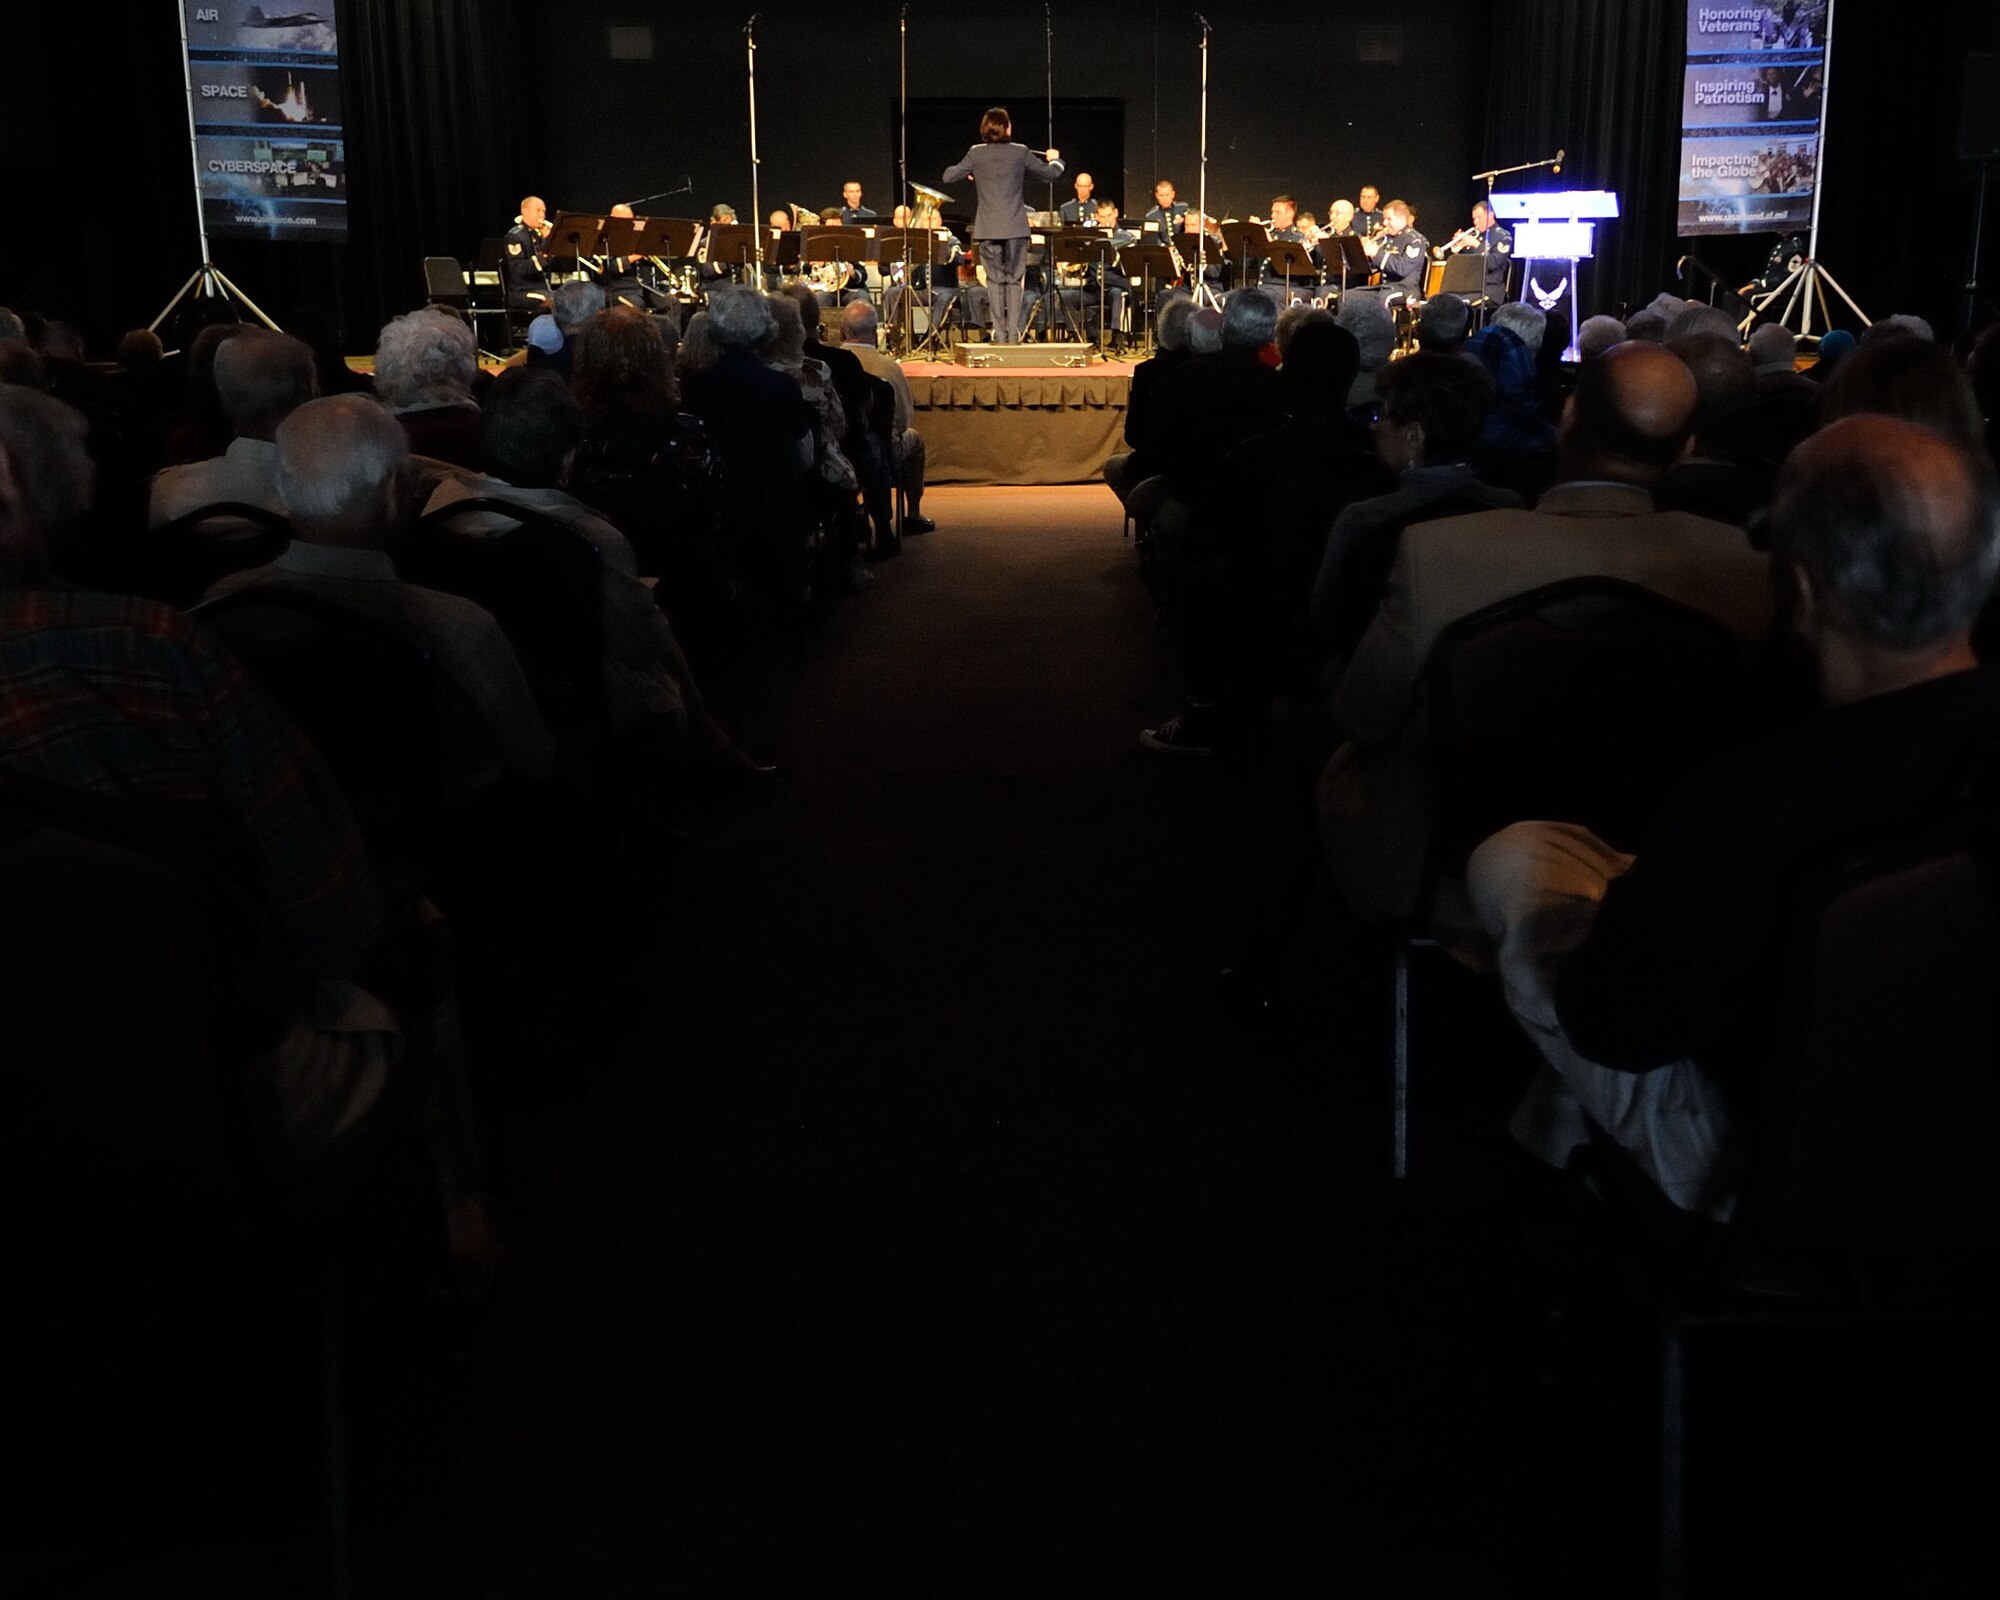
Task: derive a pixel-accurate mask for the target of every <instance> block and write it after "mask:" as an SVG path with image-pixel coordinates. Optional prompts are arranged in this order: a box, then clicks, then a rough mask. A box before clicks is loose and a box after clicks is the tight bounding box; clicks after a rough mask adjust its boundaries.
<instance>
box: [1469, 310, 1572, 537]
mask: <svg viewBox="0 0 2000 1600" xmlns="http://www.w3.org/2000/svg"><path fill="white" fill-rule="evenodd" d="M1546 331H1547V323H1546V322H1545V321H1544V320H1543V317H1542V314H1541V312H1539V311H1537V310H1536V309H1535V308H1534V307H1533V306H1524V305H1521V304H1519V303H1518V302H1517V303H1515V304H1513V305H1506V306H1502V307H1501V308H1500V309H1499V310H1498V311H1496V312H1495V313H1494V314H1493V321H1492V322H1491V323H1490V324H1489V325H1488V326H1486V327H1484V328H1481V329H1480V330H1479V332H1477V333H1475V334H1474V335H1473V336H1472V337H1471V338H1470V339H1468V340H1467V341H1466V344H1465V353H1466V354H1467V355H1468V356H1470V357H1471V358H1472V359H1473V360H1475V361H1477V362H1478V363H1479V365H1480V366H1481V367H1483V368H1485V370H1486V375H1487V377H1489V378H1490V379H1491V380H1492V381H1493V404H1492V405H1491V406H1489V407H1488V408H1487V412H1486V416H1485V419H1484V421H1482V422H1481V424H1480V428H1479V437H1478V438H1477V439H1475V440H1474V441H1473V445H1472V453H1471V457H1470V459H1471V461H1472V464H1473V466H1474V467H1475V468H1476V469H1477V470H1478V472H1479V475H1480V476H1481V477H1483V478H1484V479H1486V481H1487V482H1489V483H1491V484H1493V485H1495V486H1496V487H1498V488H1503V489H1511V490H1512V491H1514V492H1515V493H1516V494H1518V495H1520V496H1521V498H1522V499H1523V500H1525V501H1530V502H1532V501H1533V500H1534V498H1535V496H1536V495H1538V494H1539V493H1541V491H1542V489H1543V488H1544V487H1546V486H1547V485H1548V483H1549V482H1550V480H1551V478H1552V477H1553V476H1554V473H1555V448H1556V432H1555V429H1554V428H1552V427H1551V426H1550V425H1549V424H1548V423H1547V422H1545V421H1544V420H1543V419H1542V413H1541V404H1540V393H1539V390H1540V373H1539V371H1538V370H1537V366H1536V358H1537V357H1538V355H1539V354H1540V351H1541V343H1542V337H1543V335H1544V333H1545V332H1546Z"/></svg>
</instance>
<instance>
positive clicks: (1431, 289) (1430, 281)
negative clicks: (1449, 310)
mask: <svg viewBox="0 0 2000 1600" xmlns="http://www.w3.org/2000/svg"><path fill="white" fill-rule="evenodd" d="M1443 292H1444V263H1443V262H1442V261H1432V262H1429V263H1427V264H1426V265H1425V267H1424V298H1425V299H1426V300H1428V299H1430V297H1431V296H1432V295H1434V294H1442V293H1443Z"/></svg>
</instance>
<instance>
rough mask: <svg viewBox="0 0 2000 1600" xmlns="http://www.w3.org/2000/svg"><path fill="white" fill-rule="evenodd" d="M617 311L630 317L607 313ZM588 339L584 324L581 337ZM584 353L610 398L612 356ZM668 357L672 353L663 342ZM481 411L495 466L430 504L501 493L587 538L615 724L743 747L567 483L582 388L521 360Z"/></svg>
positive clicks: (578, 437) (600, 524) (501, 529)
mask: <svg viewBox="0 0 2000 1600" xmlns="http://www.w3.org/2000/svg"><path fill="white" fill-rule="evenodd" d="M628 310H629V308H628ZM637 316H638V322H639V334H640V336H643V337H645V338H647V339H650V340H652V341H653V342H654V343H655V344H657V342H658V335H657V334H656V333H654V332H653V331H652V330H651V329H650V328H649V327H647V326H645V323H646V321H647V320H648V319H646V318H645V317H644V316H643V313H640V314H637ZM593 320H594V319H593ZM614 320H615V321H616V322H618V323H624V322H626V321H627V320H628V319H627V318H625V317H620V318H617V319H607V321H614ZM590 339H591V332H590V329H589V328H586V329H585V330H584V333H583V336H582V339H580V340H579V346H580V347H581V346H582V345H583V344H584V343H585V342H587V341H589V340H590ZM586 359H588V360H589V361H590V363H591V365H592V368H593V371H592V372H591V374H590V378H591V380H592V381H594V382H595V383H596V385H597V399H596V403H599V404H604V403H605V398H604V389H605V388H606V387H607V385H606V384H605V382H604V374H603V367H604V365H605V362H604V360H603V359H602V357H601V356H600V354H599V353H598V352H597V350H596V349H595V348H593V350H592V355H591V356H590V357H589V358H586ZM661 359H662V361H663V362H664V352H662V356H661ZM586 387H589V385H588V384H586ZM480 415H481V424H482V426H483V428H484V430H485V434H486V459H487V462H488V465H489V466H490V468H491V471H492V476H490V477H479V478H457V479H448V480H446V481H445V482H444V483H441V484H440V485H439V486H438V487H437V489H436V490H435V491H434V492H433V494H432V495H431V498H430V502H429V504H428V505H427V506H426V507H425V508H424V509H425V512H426V514H427V515H428V514H431V513H436V512H440V511H444V510H446V509H448V508H449V507H451V506H453V505H458V504H463V503H464V502H466V501H469V500H475V499H483V500H499V501H504V502H506V503H508V504H510V505H517V506H520V507H521V508H523V509H524V510H528V511H532V512H535V513H536V514H538V515H539V516H542V517H546V518H548V519H550V520H552V521H554V522H557V523H560V524H561V525H562V526H564V527H566V528H569V529H571V530H572V531H573V532H575V533H576V534H577V535H578V536H579V537H581V538H583V539H585V540H587V541H588V542H589V543H590V545H591V546H592V547H593V548H594V549H595V550H596V551H597V554H598V556H599V558H600V559H601V561H602V562H603V572H602V577H601V580H600V602H599V618H600V623H601V626H602V630H603V635H604V698H605V708H606V716H607V721H608V723H609V726H610V728H611V731H612V732H614V733H629V732H633V731H635V730H641V729H646V730H653V731H657V732H659V733H661V734H662V735H664V736H665V737H666V738H667V739H668V740H669V741H670V742H671V743H673V744H676V745H678V744H681V743H682V742H683V741H685V742H686V743H687V744H688V745H689V746H690V747H691V748H692V749H693V750H695V751H696V752H698V753H701V754H703V755H716V754H720V753H722V752H730V753H732V754H733V753H735V751H734V746H733V745H731V744H730V742H729V739H728V737H727V736H726V735H725V734H723V732H722V730H721V729H720V728H719V727H717V726H716V724H715V719H714V718H713V717H712V716H710V715H709V713H708V709H707V707H706V705H705V703H704V701H703V699H702V695H701V691H700V689H699V687H698V686H697V684H696V682H695V678H694V674H693V673H692V671H690V669H689V667H688V663H687V659H686V658H685V657H684V656H683V655H682V653H681V648H680V645H679V643H678V641H677V640H676V639H675V637H674V630H673V626H672V625H671V624H670V623H669V622H668V620H667V615H666V613H665V612H664V611H662V610H661V609H660V606H659V604H658V603H657V601H656V600H655V598H654V593H653V590H652V589H651V588H650V587H649V586H648V585H647V584H645V583H644V582H642V581H641V579H640V576H639V562H638V558H637V556H636V555H635V554H634V552H633V548H632V544H631V542H630V541H629V540H628V539H627V538H626V537H625V535H624V534H623V533H621V532H620V531H619V530H618V528H617V527H615V526H614V525H613V524H612V523H610V522H609V521H607V520H606V519H605V518H604V517H602V516H600V515H599V514H598V513H597V512H595V511H593V510H592V509H591V508H590V507H589V506H587V505H585V504H584V503H583V502H582V501H580V500H578V499H577V498H576V497H575V496H573V495H571V494H569V493H567V492H566V485H567V484H568V482H569V478H570V473H571V470H572V468H573V467H574V465H575V463H576V458H577V452H578V451H579V450H580V449H581V448H582V446H583V442H584V409H583V407H582V405H580V404H579V403H578V401H577V398H576V397H575V396H574V395H572V394H571V393H570V391H569V390H568V389H567V388H565V387H564V385H563V382H562V380H561V379H560V378H558V377H557V376H556V375H555V374H554V373H553V372H546V371H534V370H530V369H527V368H514V369H511V370H509V371H508V372H505V373H503V374H501V376H500V377H499V378H498V379H497V380H496V381H495V382H494V384H493V387H492V389H491V390H489V391H488V394H487V399H486V404H485V406H484V407H483V408H482V410H481V414H480ZM450 525H451V527H452V528H453V529H454V530H455V531H461V532H471V533H475V534H499V533H505V532H507V531H508V530H510V529H511V528H514V527H516V526H518V523H515V522H510V521H509V520H508V519H507V517H506V516H505V515H504V514H503V513H499V512H491V511H487V512H478V513H472V514H469V515H466V516H463V517H456V518H453V519H452V520H451V524H450ZM740 759H741V758H740V755H739V756H738V760H739V761H740Z"/></svg>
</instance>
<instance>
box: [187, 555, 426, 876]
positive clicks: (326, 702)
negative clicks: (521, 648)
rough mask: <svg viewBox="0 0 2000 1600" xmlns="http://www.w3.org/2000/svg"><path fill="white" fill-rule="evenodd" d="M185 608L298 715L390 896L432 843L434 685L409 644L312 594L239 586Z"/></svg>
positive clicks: (419, 870) (420, 653)
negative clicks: (342, 796) (232, 591)
mask: <svg viewBox="0 0 2000 1600" xmlns="http://www.w3.org/2000/svg"><path fill="white" fill-rule="evenodd" d="M194 615H195V616H197V617H198V618H200V620H201V621H202V622H203V623H204V624H206V625H207V626H208V627H209V628H211V629H212V630H214V632H215V633H217V634H218V635H219V636H220V637H221V638H222V640H223V642H224V643H225V644H227V645H228V646H229V648H230V650H231V651H232V652H233V653H234V654H235V655H236V658H237V659H238V660H239V661H241V662H242V663H243V665H244V666H245V667H246V668H247V669H248V670H249V672H250V674H251V675H252V676H253V677H254V678H256V679H257V681H258V682H259V683H260V684H261V685H262V686H263V687H264V689H265V691H266V692H267V693H269V694H270V696H271V697H272V698H273V699H274V700H276V701H277V702H278V704H279V705H281V706H282V707H283V708H284V709H285V711H286V712H287V713H288V714H289V715H290V717H291V719H292V720H293V721H294V722H295V723H297V724H298V726H299V729H300V731H301V732H303V733H304V734H305V736H306V737H307V738H308V739H310V740H311V741H312V744H313V747H314V748H315V749H316V750H318V752H319V754H320V756H321V758H322V759H323V760H324V761H325V762H326V764H327V766H328V768H329V769H331V771H332V772H333V775H334V778H335V780H336V781H337V782H338V783H339V784H340V787H341V790H342V792H343V793H344V794H345V795H346V797H347V802H348V804H349V805H350V806H352V807H353V809H354V813H355V818H356V820H357V821H358V822H359V824H360V826H361V830H362V833H363V835H364V836H365V837H366V839H367V841H368V846H369V854H370V856H371V857H372V859H373V860H374V863H375V868H376V871H377V873H378V874H379V875H380V876H381V878H382V879H383V883H384V887H385V888H386V889H387V890H388V892H389V893H390V894H391V896H392V897H393V896H395V895H398V894H400V893H402V892H405V891H408V890H410V889H412V888H415V887H416V886H418V885H420V884H422V883H423V882H424V881H425V880H426V878H427V876H428V869H429V865H430V863H431V862H432V861H433V860H434V859H435V857H436V855H437V853H438V849H439V846H440V843H441V839H440V824H441V823H442V821H443V812H444V806H445V801H444V795H445V793H446V765H447V764H446V752H445V744H444V738H443V734H442V726H443V717H442V713H441V700H442V696H443V694H444V692H445V691H444V689H443V686H442V684H441V681H440V679H439V675H438V672H437V669H436V667H435V666H434V665H433V663H432V661H431V658H430V655H429V653H428V652H426V651H425V650H424V649H423V648H422V647H421V646H420V645H418V644H416V643H414V642H413V641H412V640H410V639H409V638H407V637H406V636H404V635H403V634H400V633H398V632H396V631H395V630H394V629H393V628H390V627H388V626H386V625H384V624H382V623H379V622H377V621H375V620H373V619H372V618H368V617H363V616H359V615H357V614H355V613H354V612H352V611H349V610H344V609H342V608H341V607H339V606H337V605H334V604H331V603H329V602H327V601H325V600H323V599H321V598H320V597H318V596H316V595H308V594H302V593H299V592H298V591H295V590H294V591H280V590H277V589H246V590H242V591H239V592H238V593H235V594H231V595H225V596H223V597H222V598H220V599H216V600H210V601H207V602H205V603H204V604H203V605H201V606H199V607H197V608H196V610H195V612H194Z"/></svg>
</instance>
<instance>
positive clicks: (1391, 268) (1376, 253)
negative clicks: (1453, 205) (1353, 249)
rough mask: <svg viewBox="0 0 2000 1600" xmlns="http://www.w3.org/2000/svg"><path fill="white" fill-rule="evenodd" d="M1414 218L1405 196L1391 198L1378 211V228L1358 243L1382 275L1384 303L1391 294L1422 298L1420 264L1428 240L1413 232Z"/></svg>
mask: <svg viewBox="0 0 2000 1600" xmlns="http://www.w3.org/2000/svg"><path fill="white" fill-rule="evenodd" d="M1362 193H1363V194H1366V193H1367V190H1365V189H1364V190H1363V191H1362ZM1416 220H1417V213H1416V208H1415V207H1413V206H1412V205H1411V204H1410V203H1409V202H1408V201H1407V200H1391V201H1390V202H1389V204H1388V205H1387V206H1386V207H1384V208H1383V211H1382V227H1381V231H1380V232H1378V233H1377V234H1376V235H1375V236H1374V237H1373V238H1371V239H1368V240H1365V241H1364V242H1363V244H1362V248H1363V249H1364V250H1366V251H1367V252H1368V254H1369V257H1370V258H1371V259H1372V260H1373V261H1374V263H1375V268H1376V270H1377V271H1378V272H1379V273H1381V275H1382V283H1381V290H1382V298H1383V300H1384V302H1385V303H1386V302H1387V301H1388V300H1389V299H1390V297H1391V296H1392V295H1400V296H1401V297H1402V298H1403V299H1405V300H1421V299H1422V298H1423V294H1424V268H1425V267H1426V266H1428V265H1429V264H1430V259H1431V242H1430V240H1428V239H1426V238H1425V237H1424V236H1423V235H1422V234H1421V233H1419V232H1417V229H1416Z"/></svg>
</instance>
